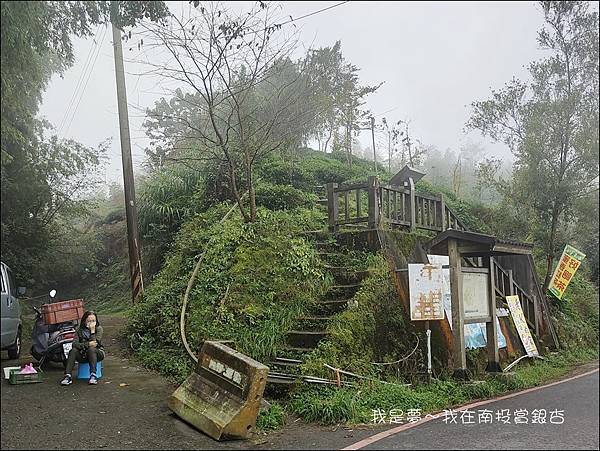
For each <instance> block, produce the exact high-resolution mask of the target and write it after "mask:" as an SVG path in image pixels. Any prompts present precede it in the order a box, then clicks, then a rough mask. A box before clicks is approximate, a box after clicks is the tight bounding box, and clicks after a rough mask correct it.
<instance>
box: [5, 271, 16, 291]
mask: <svg viewBox="0 0 600 451" xmlns="http://www.w3.org/2000/svg"><path fill="white" fill-rule="evenodd" d="M6 274H8V283H9V284H10V294H11V295H12V296H13V297H15V298H16V297H17V284H16V283H15V277H14V276H13V273H12V271H11V270H10V269H8V268H7V269H6Z"/></svg>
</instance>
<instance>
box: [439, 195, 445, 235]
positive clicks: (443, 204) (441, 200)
mask: <svg viewBox="0 0 600 451" xmlns="http://www.w3.org/2000/svg"><path fill="white" fill-rule="evenodd" d="M440 207H441V210H442V214H441V216H442V224H441V226H442V232H443V231H444V230H446V201H445V200H444V195H443V194H440Z"/></svg>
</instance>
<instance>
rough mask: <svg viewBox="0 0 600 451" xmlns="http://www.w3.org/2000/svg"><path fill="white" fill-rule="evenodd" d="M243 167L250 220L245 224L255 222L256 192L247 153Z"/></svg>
mask: <svg viewBox="0 0 600 451" xmlns="http://www.w3.org/2000/svg"><path fill="white" fill-rule="evenodd" d="M244 153H245V155H244V159H245V161H244V166H245V169H246V180H247V183H248V198H249V200H250V218H249V220H247V222H254V221H256V192H255V190H254V179H253V178H252V163H251V162H250V157H249V156H248V153H247V152H244Z"/></svg>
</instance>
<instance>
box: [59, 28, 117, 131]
mask: <svg viewBox="0 0 600 451" xmlns="http://www.w3.org/2000/svg"><path fill="white" fill-rule="evenodd" d="M106 30H108V27H106V28H104V33H103V34H102V40H101V41H100V45H99V46H98V49H97V52H96V56H95V57H94V62H93V63H92V66H91V68H90V71H89V72H88V76H87V79H86V80H85V84H84V85H83V89H82V90H81V93H80V95H79V99H78V100H77V105H75V109H74V110H73V115H72V116H71V121H70V122H69V126H68V127H67V129H66V130H65V135H66V134H67V133H69V129H70V128H71V124H72V123H73V119H75V114H76V113H77V108H79V104H80V103H81V99H82V98H83V94H84V93H85V88H87V85H88V83H89V81H90V78H91V76H92V73H93V72H94V67H95V66H96V61H97V60H98V55H100V49H101V48H102V44H104V38H105V37H106Z"/></svg>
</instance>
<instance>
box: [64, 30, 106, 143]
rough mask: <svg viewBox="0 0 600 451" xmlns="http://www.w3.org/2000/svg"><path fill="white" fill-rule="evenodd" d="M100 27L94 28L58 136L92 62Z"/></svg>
mask: <svg viewBox="0 0 600 451" xmlns="http://www.w3.org/2000/svg"><path fill="white" fill-rule="evenodd" d="M100 27H101V25H98V28H96V33H95V34H94V37H93V39H92V45H90V49H89V51H88V55H87V58H86V59H85V63H84V65H83V70H82V71H81V73H80V74H79V79H78V80H77V85H76V86H75V89H74V91H73V94H72V95H71V99H70V100H69V104H68V105H67V109H66V110H65V114H63V117H62V119H61V120H60V123H59V125H58V130H57V131H58V134H59V135H60V134H61V130H62V129H63V128H64V126H65V125H66V123H67V119H68V117H69V115H70V111H71V108H72V107H73V103H74V102H75V99H76V97H77V92H78V91H79V88H80V86H81V82H82V81H83V79H84V78H85V74H86V72H87V70H88V67H89V65H90V62H91V61H92V57H93V54H94V51H95V50H96V47H97V45H98V41H97V40H96V39H97V38H98V33H99V31H100Z"/></svg>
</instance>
